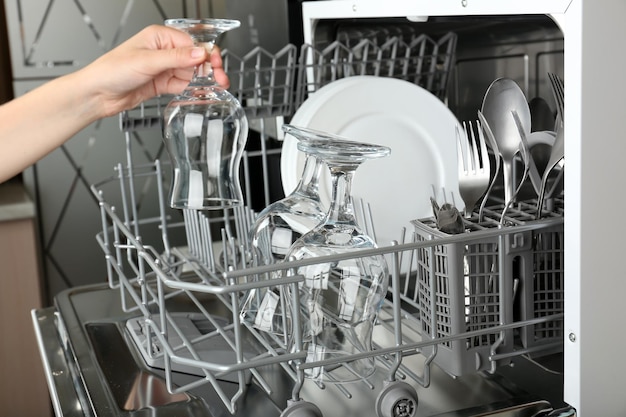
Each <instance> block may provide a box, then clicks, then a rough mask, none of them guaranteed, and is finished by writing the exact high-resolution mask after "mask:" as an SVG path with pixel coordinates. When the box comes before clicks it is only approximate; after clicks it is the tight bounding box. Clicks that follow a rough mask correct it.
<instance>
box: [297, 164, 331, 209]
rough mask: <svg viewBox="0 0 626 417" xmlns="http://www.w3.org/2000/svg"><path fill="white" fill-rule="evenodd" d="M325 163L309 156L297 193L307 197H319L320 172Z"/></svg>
mask: <svg viewBox="0 0 626 417" xmlns="http://www.w3.org/2000/svg"><path fill="white" fill-rule="evenodd" d="M322 166H324V162H323V161H321V160H320V159H318V158H316V157H314V156H310V155H309V156H307V158H306V160H305V162H304V169H303V170H302V177H301V178H300V182H299V183H298V186H297V187H296V193H298V194H301V195H306V196H309V197H311V196H317V195H318V189H319V178H320V171H321V170H322ZM316 199H317V198H316Z"/></svg>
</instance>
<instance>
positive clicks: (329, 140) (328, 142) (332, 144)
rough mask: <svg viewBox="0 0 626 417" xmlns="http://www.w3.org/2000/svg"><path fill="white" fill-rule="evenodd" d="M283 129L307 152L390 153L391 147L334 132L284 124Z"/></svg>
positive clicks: (356, 155) (342, 153)
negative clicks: (356, 139)
mask: <svg viewBox="0 0 626 417" xmlns="http://www.w3.org/2000/svg"><path fill="white" fill-rule="evenodd" d="M283 131H284V132H285V133H288V134H290V135H293V136H295V137H296V138H297V139H298V144H297V147H298V149H299V150H300V151H303V152H307V153H313V154H318V155H320V154H325V153H327V152H328V153H339V154H341V155H346V156H348V155H350V154H351V155H353V156H354V157H368V158H379V157H384V156H387V155H389V154H390V153H391V148H389V147H387V146H382V145H377V144H373V143H366V142H356V141H352V140H349V139H347V138H345V137H343V136H340V135H336V134H334V133H328V132H322V131H319V130H315V129H310V128H307V127H301V126H294V125H290V124H284V125H283ZM299 133H303V134H306V135H309V137H306V136H300V135H299Z"/></svg>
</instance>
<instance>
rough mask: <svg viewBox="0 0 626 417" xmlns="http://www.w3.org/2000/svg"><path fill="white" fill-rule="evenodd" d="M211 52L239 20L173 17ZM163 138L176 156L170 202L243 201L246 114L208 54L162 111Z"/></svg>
mask: <svg viewBox="0 0 626 417" xmlns="http://www.w3.org/2000/svg"><path fill="white" fill-rule="evenodd" d="M165 24H166V25H167V26H170V27H173V28H176V29H179V30H182V31H184V32H186V33H188V34H189V35H190V36H191V37H192V39H193V41H194V44H195V45H198V46H204V47H205V48H206V50H207V52H208V53H209V54H210V53H211V51H212V50H213V46H214V45H215V42H216V40H217V38H218V36H219V35H220V34H222V33H224V32H225V31H228V30H231V29H234V28H237V27H239V25H240V22H239V21H237V20H226V19H169V20H166V21H165ZM163 118H164V126H163V139H164V141H165V145H166V148H167V151H168V153H169V155H170V159H171V161H172V170H173V175H172V188H171V190H170V205H171V206H172V207H173V208H179V209H196V210H203V209H222V208H229V207H234V206H238V205H241V204H242V203H243V193H242V192H241V185H240V182H239V163H240V161H241V156H242V154H243V150H244V147H245V144H246V140H247V136H248V120H247V118H246V115H245V112H244V109H243V108H242V106H241V104H240V103H239V101H238V100H237V99H236V98H235V97H234V96H233V95H232V94H230V93H229V92H228V91H227V90H225V89H223V88H222V87H220V86H219V85H218V84H217V82H216V81H215V78H214V76H213V69H212V68H211V64H210V62H209V60H207V61H206V62H204V63H203V64H201V65H198V66H197V67H196V69H195V71H194V75H193V78H192V80H191V82H190V83H189V85H188V86H187V88H185V90H184V91H183V92H182V93H181V94H179V95H177V96H176V97H174V98H173V99H172V100H171V101H170V103H169V104H168V105H167V107H166V108H165V111H164V115H163Z"/></svg>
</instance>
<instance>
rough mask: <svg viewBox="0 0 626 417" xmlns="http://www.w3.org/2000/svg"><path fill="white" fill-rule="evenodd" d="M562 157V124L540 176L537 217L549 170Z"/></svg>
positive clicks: (563, 143) (539, 215)
mask: <svg viewBox="0 0 626 417" xmlns="http://www.w3.org/2000/svg"><path fill="white" fill-rule="evenodd" d="M564 158H565V141H564V130H563V126H560V127H559V128H558V129H557V131H556V138H555V139H554V145H553V146H552V151H551V152H550V159H549V160H548V165H547V166H546V170H545V171H544V172H543V176H542V178H541V188H540V191H539V200H538V201H537V218H540V217H541V210H542V209H543V200H544V198H545V195H546V184H547V182H548V176H549V175H550V172H552V170H553V169H554V167H556V166H557V164H559V163H560V162H561V161H562V160H563V159H564ZM557 181H558V179H557ZM551 192H553V191H551Z"/></svg>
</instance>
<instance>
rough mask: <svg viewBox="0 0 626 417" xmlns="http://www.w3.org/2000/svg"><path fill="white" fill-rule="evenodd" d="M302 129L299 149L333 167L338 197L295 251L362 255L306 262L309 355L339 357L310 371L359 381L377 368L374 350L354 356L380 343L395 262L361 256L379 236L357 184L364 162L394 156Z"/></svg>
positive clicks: (330, 379) (303, 294)
mask: <svg viewBox="0 0 626 417" xmlns="http://www.w3.org/2000/svg"><path fill="white" fill-rule="evenodd" d="M298 129H299V130H300V133H299V134H300V135H302V136H307V137H308V139H307V140H303V141H300V142H298V149H300V150H301V151H303V152H307V153H309V154H311V155H315V156H316V157H317V158H319V159H321V160H323V161H324V162H325V163H326V164H327V165H328V167H329V169H330V173H331V179H332V199H331V206H330V208H329V210H328V212H327V214H326V217H325V218H324V221H323V222H322V223H321V224H320V225H318V226H317V227H315V228H314V229H313V230H311V231H310V232H309V233H307V234H305V235H303V236H302V237H301V238H300V239H298V240H297V241H296V242H295V243H294V244H293V245H292V247H291V249H290V250H289V253H288V254H287V257H288V258H290V257H294V258H295V259H296V260H300V259H307V258H312V257H320V256H326V255H333V254H339V253H346V252H354V256H355V257H354V258H350V259H348V260H343V261H338V262H332V263H322V264H314V265H310V266H304V267H301V268H299V270H298V273H300V274H303V275H304V277H305V281H304V283H303V285H302V286H301V291H300V301H301V305H302V308H303V310H304V314H306V316H307V317H306V320H304V326H303V327H304V329H303V332H304V334H303V338H302V340H303V342H304V348H305V349H306V350H307V353H308V354H307V359H306V361H307V362H315V361H319V360H337V363H336V364H335V365H325V366H319V367H315V368H312V369H309V370H307V371H306V373H305V375H306V376H307V377H308V378H311V379H318V380H323V381H324V382H327V383H344V382H351V381H356V380H360V379H362V378H367V377H369V376H370V375H371V374H372V373H373V372H374V370H375V365H374V359H373V358H365V359H356V360H351V359H350V356H351V355H354V354H356V353H359V352H368V351H370V350H371V349H372V331H373V326H374V321H375V320H376V316H377V314H378V311H379V309H380V306H381V305H382V302H383V300H384V298H385V294H386V292H387V282H388V267H387V263H386V261H385V258H384V257H383V256H382V255H379V256H366V257H358V251H359V250H362V249H368V248H375V247H376V244H375V242H374V240H373V239H372V238H371V237H369V236H368V235H366V234H365V233H364V232H363V231H362V230H361V228H360V227H359V225H358V224H357V221H356V218H355V214H354V210H353V204H352V196H351V184H352V178H353V175H354V173H355V171H356V169H357V168H358V167H359V165H360V164H361V163H363V162H364V161H366V160H368V159H374V158H380V157H384V156H387V155H389V153H390V149H389V148H387V147H384V146H378V145H372V144H366V143H358V142H351V141H347V140H344V139H343V138H340V137H338V136H335V135H330V134H325V133H321V132H316V131H313V130H310V129H304V128H298Z"/></svg>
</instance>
